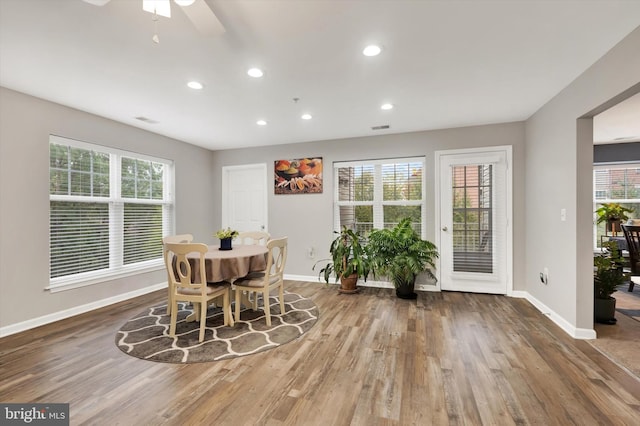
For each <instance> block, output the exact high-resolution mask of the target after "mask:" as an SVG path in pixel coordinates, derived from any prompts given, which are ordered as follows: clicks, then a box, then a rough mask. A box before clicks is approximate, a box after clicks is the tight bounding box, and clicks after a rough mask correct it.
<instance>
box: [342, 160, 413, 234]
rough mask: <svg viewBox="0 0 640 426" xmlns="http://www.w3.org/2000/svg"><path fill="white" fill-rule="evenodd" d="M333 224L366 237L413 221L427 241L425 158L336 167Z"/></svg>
mask: <svg viewBox="0 0 640 426" xmlns="http://www.w3.org/2000/svg"><path fill="white" fill-rule="evenodd" d="M333 167H334V182H336V184H335V193H334V200H335V201H334V206H335V213H334V224H335V228H336V230H339V229H341V228H342V226H343V225H344V226H347V227H348V228H351V229H354V230H356V231H359V232H360V233H361V234H362V235H364V236H366V235H367V233H368V232H369V231H370V230H371V229H373V228H378V229H382V228H392V227H393V226H395V225H396V224H397V223H398V222H400V220H402V219H403V218H405V217H410V218H411V220H412V223H413V226H414V228H415V229H416V230H417V231H418V232H419V233H420V235H422V236H423V238H424V232H423V223H424V212H425V205H424V203H425V201H424V199H425V197H424V173H423V171H424V157H414V158H402V159H387V160H369V161H354V162H337V163H334V165H333Z"/></svg>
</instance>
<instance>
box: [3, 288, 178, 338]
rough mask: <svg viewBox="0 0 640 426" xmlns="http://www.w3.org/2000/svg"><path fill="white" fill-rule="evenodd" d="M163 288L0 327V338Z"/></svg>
mask: <svg viewBox="0 0 640 426" xmlns="http://www.w3.org/2000/svg"><path fill="white" fill-rule="evenodd" d="M163 288H167V283H166V282H162V283H160V284H154V285H152V286H149V287H145V288H141V289H138V290H134V291H130V292H128V293H123V294H118V295H117V296H112V297H108V298H106V299H102V300H98V301H96V302H91V303H87V304H86V305H81V306H75V307H73V308H69V309H65V310H64V311H58V312H54V313H52V314H47V315H43V316H41V317H38V318H33V319H30V320H27V321H23V322H19V323H16V324H11V325H7V326H5V327H0V337H4V336H9V335H11V334H16V333H20V332H22V331H26V330H30V329H32V328H36V327H40V326H41V325H46V324H50V323H52V322H56V321H60V320H62V319H65V318H69V317H73V316H75V315H80V314H84V313H85V312H89V311H93V310H95V309H98V308H103V307H105V306H109V305H113V304H114V303H118V302H122V301H124V300H129V299H133V298H134V297H138V296H142V295H143V294H147V293H151V292H154V291H156V290H161V289H163Z"/></svg>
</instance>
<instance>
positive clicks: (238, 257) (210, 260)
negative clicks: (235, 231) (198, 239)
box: [187, 244, 267, 283]
mask: <svg viewBox="0 0 640 426" xmlns="http://www.w3.org/2000/svg"><path fill="white" fill-rule="evenodd" d="M266 255H267V248H266V247H265V246H260V245H239V244H238V245H234V246H233V250H220V248H219V246H217V245H216V246H209V251H208V252H207V253H206V254H205V269H206V270H207V282H210V283H212V282H219V281H233V280H235V279H237V278H241V277H244V276H247V275H248V274H249V273H250V272H256V271H264V269H265V268H266V267H267V262H266V258H267V256H266ZM187 258H189V263H190V264H191V268H192V270H191V272H192V274H194V275H195V279H196V280H199V279H200V264H199V262H197V259H198V253H193V254H188V255H187ZM192 259H193V261H191V260H192Z"/></svg>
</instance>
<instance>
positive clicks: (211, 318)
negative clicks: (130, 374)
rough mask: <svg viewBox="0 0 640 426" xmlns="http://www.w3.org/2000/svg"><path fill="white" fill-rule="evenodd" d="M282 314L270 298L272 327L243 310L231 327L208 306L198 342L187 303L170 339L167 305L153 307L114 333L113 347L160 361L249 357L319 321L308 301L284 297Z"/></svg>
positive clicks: (261, 315) (261, 314)
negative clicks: (205, 322) (203, 331)
mask: <svg viewBox="0 0 640 426" xmlns="http://www.w3.org/2000/svg"><path fill="white" fill-rule="evenodd" d="M284 299H285V314H284V315H283V314H281V313H280V303H279V300H278V297H277V296H271V297H270V300H269V303H270V307H271V327H267V325H266V321H265V316H264V312H263V310H262V302H261V301H262V298H260V301H259V303H258V310H257V311H255V312H254V311H253V310H252V309H245V310H243V311H242V312H241V313H240V320H237V319H236V323H235V326H234V327H227V326H224V325H223V321H224V319H223V314H222V310H221V309H220V308H217V307H209V310H208V312H207V324H206V326H207V327H206V330H205V337H204V341H203V342H202V343H200V342H198V334H199V332H200V323H199V322H195V321H194V322H186V321H185V318H186V317H187V316H188V315H189V314H191V313H192V310H191V309H190V307H189V306H188V305H187V304H184V303H181V304H179V307H180V309H179V311H178V323H177V325H176V336H175V337H170V336H169V322H170V317H169V315H166V312H167V305H166V303H163V304H161V305H156V306H152V307H150V308H148V309H146V310H145V311H143V312H141V313H139V314H138V315H136V316H135V317H133V318H132V319H130V320H129V321H127V322H126V323H125V324H124V325H123V326H122V327H121V328H120V330H119V331H118V332H117V334H116V339H115V340H116V345H117V346H118V348H120V350H121V351H122V352H124V353H126V354H128V355H131V356H134V357H137V358H141V359H145V360H149V361H159V362H170V363H195V362H208V361H216V360H221V359H229V358H235V357H238V356H244V355H250V354H254V353H258V352H262V351H265V350H268V349H273V348H276V347H278V346H280V345H282V344H285V343H287V342H290V341H292V340H295V339H297V338H299V337H300V336H302V335H303V334H304V333H306V332H307V331H308V330H309V329H310V328H311V327H313V325H314V324H315V323H316V321H317V319H318V308H317V306H316V305H315V304H314V303H313V301H311V300H310V299H305V298H304V297H302V296H300V295H298V294H295V293H287V292H285V295H284Z"/></svg>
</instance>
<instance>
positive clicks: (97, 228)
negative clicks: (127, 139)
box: [49, 136, 174, 290]
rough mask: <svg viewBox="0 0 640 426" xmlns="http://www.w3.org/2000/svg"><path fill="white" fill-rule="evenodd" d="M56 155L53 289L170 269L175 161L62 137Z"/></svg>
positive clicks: (52, 151)
mask: <svg viewBox="0 0 640 426" xmlns="http://www.w3.org/2000/svg"><path fill="white" fill-rule="evenodd" d="M49 157H50V163H49V204H50V213H49V221H50V230H49V232H50V240H49V246H50V285H49V288H50V289H51V290H55V289H61V288H65V287H67V288H69V287H70V288H73V287H78V286H80V285H86V284H91V283H92V282H99V281H103V280H104V279H105V278H114V277H116V276H118V275H126V274H129V273H135V272H139V271H142V270H145V269H147V268H154V269H156V268H157V267H158V266H162V265H163V260H162V237H163V236H164V235H169V234H171V233H173V211H174V208H173V194H172V188H173V165H172V162H171V161H168V160H164V159H158V158H152V157H147V156H143V155H140V154H134V153H130V152H125V151H120V150H115V149H111V148H106V147H102V146H97V145H91V144H87V143H84V142H79V141H75V140H71V139H66V138H61V137H58V136H50V141H49Z"/></svg>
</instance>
